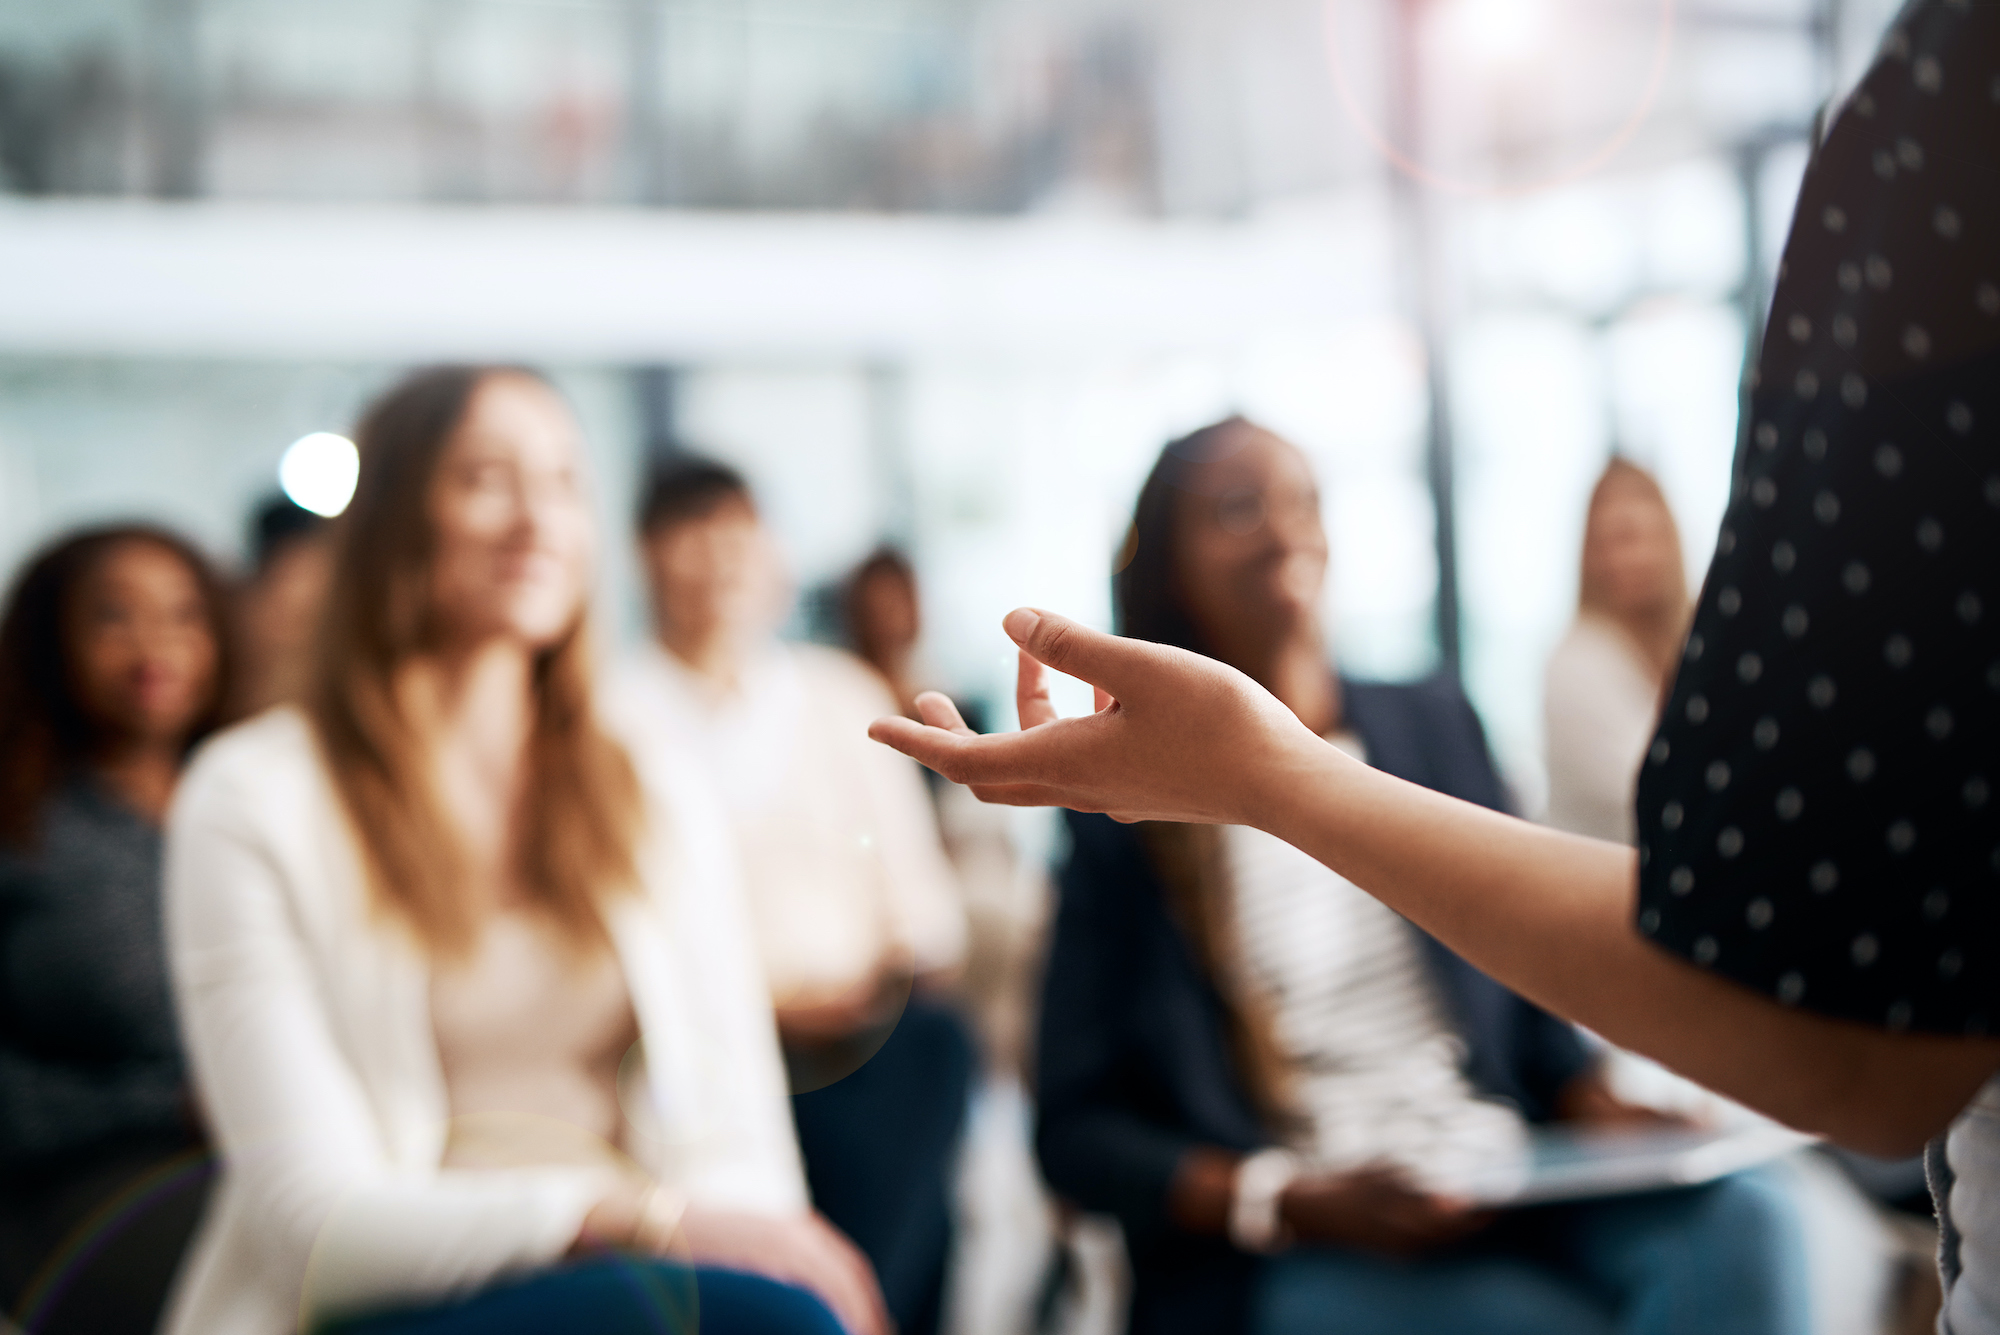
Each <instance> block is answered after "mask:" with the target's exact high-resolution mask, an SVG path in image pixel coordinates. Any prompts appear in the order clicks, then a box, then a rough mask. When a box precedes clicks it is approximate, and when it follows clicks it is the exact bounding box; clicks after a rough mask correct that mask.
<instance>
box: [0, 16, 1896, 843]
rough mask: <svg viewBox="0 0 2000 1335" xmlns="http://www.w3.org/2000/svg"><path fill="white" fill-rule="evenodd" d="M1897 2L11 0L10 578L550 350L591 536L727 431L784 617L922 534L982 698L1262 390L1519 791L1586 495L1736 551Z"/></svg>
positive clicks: (2, 215) (1344, 589)
mask: <svg viewBox="0 0 2000 1335" xmlns="http://www.w3.org/2000/svg"><path fill="white" fill-rule="evenodd" d="M1891 8H1892V6H1891V4H1890V3H1889V0H1680V2H1678V3H1676V2H1675V0H1589V2H1588V3H1584V2H1583V0H1229V2H1228V3H1223V2H1222V0H1061V2H1060V3H1058V2H1057V0H63V3H61V4H49V3H45V2H44V0H0V274H4V282H0V567H4V568H6V569H11V568H12V567H13V565H14V563H15V562H16V561H17V560H18V559H19V557H20V556H21V555H23V554H24V553H25V552H26V551H27V550H29V549H30V548H32V547H33V546H34V545H36V544H37V543H39V542H40V541H41V540H42V539H43V538H44V537H45V536H47V535H49V534H51V533H53V532H55V531H57V530H60V529H62V528H65V527H67V526H69V525H72V524H75V523H77V522H79V521H82V520H85V519H89V518H99V517H111V516H123V515H131V514H145V515H149V516H157V517H160V518H162V519H165V520H166V521H168V522H170V523H173V524H176V525H179V526H182V527H184V528H186V529H187V530H189V531H190V532H192V533H194V534H196V535H198V536H200V537H201V538H202V539H203V540H204V541H206V542H207V543H208V544H209V545H210V547H211V548H212V549H213V550H214V551H215V552H217V553H218V554H219V555H222V556H224V557H237V558H240V557H241V555H242V552H243V548H244V542H245V537H244V532H245V528H244V526H245V521H246V517H247V515H248V513H249V511H250V509H251V507H252V506H253V504H254V503H255V502H256V501H257V500H258V499H259V498H260V497H262V496H263V495H265V494H267V493H269V492H270V491H271V490H272V489H273V487H274V485H275V483H276V480H277V465H278V461H279V459H280V457H281V456H282V455H283V453H284V451H285V450H286V448H287V447H288V446H289V445H290V444H291V443H292V442H293V441H294V440H296V439H298V438H300V437H302V436H304V435H307V434H308V433H312V432H316V431H336V432H339V431H345V430H347V429H348V428H349V426H350V425H351V421H352V418H353V415H354V412H355V410H356V408H357V407H358V405H359V404H360V403H361V402H362V401H363V400H364V398H365V397H366V396H368V395H369V394H370V393H371V392H373V391H374V390H375V389H376V388H378V387H380V386H381V385H382V384H383V383H384V382H385V381H386V379H387V378H388V377H390V376H391V375H392V374H394V373H395V372H396V371H397V370H399V369H400V368H402V367H404V366H406V365H408V364H409V363H411V362H413V361H427V360H436V359H449V358H479V359H508V360H520V361H528V362H533V363H537V364H540V365H543V366H546V367H548V368H550V369H551V370H552V371H553V372H554V373H555V375H556V377H557V379H558V381H559V382H560V383H561V385H562V386H563V387H564V388H565V389H566V390H567V392H568V393H569V394H570V395H571V396H572V397H573V399H574V402H575V404H576V406H577V408H578V409H579V411H580V413H581V415H582V417H583V419H584V422H585V425H586V428H587V429H588V431H589V433H590V436H591V441H592V447H593V451H594V454H595V458H596V463H597V476H596V485H597V487H598V489H599V492H600V495H601V500H602V504H603V506H604V508H605V513H606V515H607V517H608V518H609V519H611V520H612V521H613V522H614V524H617V525H619V527H617V528H614V529H613V532H622V531H623V529H622V525H623V521H624V519H625V517H626V516H628V515H629V514H630V512H631V507H632V498H633V494H634V489H635V486H636V483H637V480H638V479H639V477H640V476H641V475H642V472H643V470H644V468H645V466H646V465H647V463H648V461H649V460H654V459H658V458H660V457H662V456H667V455H671V454H673V453H675V452H678V451H685V450H698V451H701V452H704V453H709V454H713V455H715V456H718V457H720V458H723V459H725V460H728V461H730V462H732V463H734V464H736V465H738V466H739V467H740V468H742V469H743V470H744V471H745V472H746V473H747V474H748V475H749V476H750V478H751V480H752V481H753V483H754V484H755V486H756V487H757V489H758V490H759V492H760V494H761V496H762V499H763V502H764V505H765V507H766V510H767V511H768V513H769V514H770V516H771V518H772V519H773V521H774V526H775V527H776V528H777V529H778V530H779V531H780V532H781V533H782V534H783V535H784V536H785V539H786V541H787V542H788V544H789V549H790V556H791V560H792V564H793V569H794V573H795V575H796V577H797V579H798V580H799V583H800V587H801V589H802V591H803V593H804V595H805V596H804V597H802V599H801V602H800V610H799V613H798V614H797V617H796V621H795V630H796V631H797V632H798V633H799V634H802V635H806V636H815V635H818V636H824V635H826V634H828V633H829V630H830V610H829V609H830V601H829V599H828V598H827V597H826V596H825V595H824V594H823V593H816V592H815V591H816V590H821V589H823V588H824V587H826V586H827V585H829V583H830V582H831V581H834V580H836V579H837V578H838V577H839V576H840V575H841V574H842V573H843V572H844V571H845V570H846V569H848V568H849V567H850V566H851V565H852V564H853V562H854V561H856V560H857V559H858V558H859V557H860V556H862V555H863V554H864V553H865V552H866V551H868V550H869V549H870V548H872V547H873V546H874V545H875V544H876V543H877V542H879V541H882V540H885V539H887V540H893V541H895V542H897V543H900V544H902V545H903V546H904V547H905V548H906V549H907V550H909V551H910V552H911V553H912V554H913V556H914V557H915V560H916V564H917V566H918V568H919V570H920V571H921V572H922V575H923V579H924V584H923V589H924V598H925V601H926V609H925V610H926V614H927V615H926V621H927V626H928V640H929V652H930V657H931V660H932V676H933V678H934V679H935V680H936V681H937V682H938V684H940V685H943V686H946V687H948V688H949V689H951V690H953V691H954V692H956V693H957V694H959V695H960V696H962V697H965V698H968V699H974V700H980V699H984V700H988V701H1004V700H1005V699H1006V690H1007V682H1008V675H1009V673H1010V672H1011V666H1012V664H1011V653H1010V651H1009V649H1008V647H1007V646H1006V644H1005V642H1004V640H1003V639H1002V637H1001V636H1000V634H999V632H998V629H997V620H998V618H999V616H1000V615H1001V614H1002V613H1003V612H1004V611H1005V610H1006V609H1007V608H1009V607H1011V606H1014V605H1016V604H1018V603H1021V602H1028V601H1032V602H1037V603H1041V604H1044V605H1047V606H1051V607H1056V608H1060V609H1063V610H1066V611H1069V612H1072V613H1075V614H1078V615H1081V616H1083V617H1086V618H1088V619H1090V620H1092V621H1095V622H1098V623H1105V622H1108V620H1109V614H1110V607H1109V597H1108V591H1107V581H1106V575H1107V572H1108V569H1109V564H1110V560H1111V556H1112V553H1113V552H1114V551H1115V549H1116V548H1117V545H1118V542H1119V539H1120V536H1121V534H1122V532H1123V529H1124V526H1125V524H1126V522H1127V519H1128V517H1129V507H1130V505H1131V502H1132V498H1133V496H1134V494H1135V492H1136V489H1137V486H1138V483H1139V480H1140V478H1141V476H1142V474H1143V471H1144V469H1145V467H1146V466H1147V464H1148V463H1149V462H1150V460H1151V458H1152V456H1153V454H1154V453H1155V451H1156V450H1157V449H1158V447H1159V445H1160V444H1161V443H1162V442H1163V441H1164V440H1165V439H1167V438H1168V437H1170V436H1172V435H1174V434H1177V433H1179V432H1182V431H1185V430H1187V429H1189V428H1192V427H1194V426H1197V425H1200V424H1202V423H1204V422H1207V421H1210V420H1212V419H1214V418H1217V417H1219V416H1222V415H1224V414H1226V413H1228V412H1231V411H1238V412H1242V413H1246V414H1248V415H1250V416H1252V417H1254V418H1257V419H1259V420H1261V421H1262V422H1264V423H1266V424H1268V425H1270V426H1271V427H1273V428H1275V429H1276V430H1278V431H1280V432H1281V433H1283V434H1285V435H1287V436H1289V437H1291V438H1292V439H1294V440H1295V441H1296V442H1297V443H1298V444H1300V445H1301V446H1302V447H1303V448H1304V449H1306V450H1307V451H1308V453H1309V454H1310V455H1311V456H1312V457H1313V458H1314V460H1315V461H1316V463H1317V465H1318V468H1319V470H1320V473H1321V477H1322V481H1323V483H1324V485H1325V504H1326V507H1327V519H1328V524H1329V528H1330V531H1331V534H1332V537H1333V542H1334V581H1333V586H1334V592H1333V594H1332V597H1333V602H1334V607H1333V612H1334V617H1335V624H1336V634H1337V637H1338V642H1339V644H1340V646H1341V650H1342V656H1343V658H1344V659H1345V661H1346V664H1347V666H1348V667H1349V669H1350V670H1351V671H1354V672H1356V673H1358V674H1361V675H1375V676H1383V677H1409V676H1414V675H1418V674H1422V673H1426V672H1429V671H1432V670H1435V669H1438V668H1457V669H1459V670H1461V671H1462V672H1463V674H1464V677H1465V680H1466V682H1467V684H1468V686H1469V687H1470V689H1471V692H1472V694H1473V697H1474V699H1475V701H1476V703H1477V704H1478V705H1479V707H1480V709H1481V711H1482V713H1483V714H1484V717H1485V719H1486V722H1487V725H1488V727H1489V729H1490V730H1491V732H1492V735H1493V739H1494V743H1495V746H1496V750H1497V751H1498V753H1499V755H1500V757H1501V759H1502V761H1503V764H1504V766H1505V768H1506V770H1507V772H1508V773H1509V775H1510V776H1511V778H1512V779H1513V781H1514V783H1515V784H1516V785H1517V787H1518V788H1519V790H1520V792H1521V794H1522V797H1523V800H1524V802H1525V803H1526V804H1527V805H1528V806H1529V807H1530V808H1532V807H1533V806H1534V805H1535V804H1536V802H1537V801H1538V794H1539V791H1540V785H1541V778H1540V762H1539V758H1538V755H1537V747H1538V739H1539V723H1538V712H1539V698H1540V691H1539V680H1540V672H1541V665H1542V663H1543V661H1544V660H1545V658H1546V656H1547V653H1548V650H1549V648H1550V647H1551V645H1552V644H1553V643H1554V641H1555V639H1556V638H1557V636H1558V635H1559V634H1560V633H1561V631H1562V629H1563V627H1564V625H1565V624H1566V622H1567V620H1568V618H1569V616H1570V614H1571V612H1572V611H1573V608H1574V600H1575V567H1576V554H1577V549H1578V543H1579V537H1580V532H1581V522H1582V507H1583V501H1584V497H1585V494H1586V491H1587V489H1588V486H1589V484H1590V482H1591V481H1592V480H1593V479H1594V477H1595V476H1596V474H1597V472H1598V470H1599V469H1600V467H1601V465H1602V463H1603V461H1604V459H1605V458H1606V456H1607V455H1608V454H1609V453H1611V452H1612V451H1613V450H1614V449H1615V450H1618V451H1621V452H1623V453H1625V454H1628V455H1630V456H1631V457H1633V458H1634V459H1636V460H1638V461H1640V462H1641V463H1644V464H1646V465H1648V466H1649V467H1651V468H1652V469H1654V470H1655V471H1656V472H1657V473H1658V474H1659V476H1660V477H1661V479H1662V481H1663V482H1664V484H1665V486H1666V488H1667V490H1668V492H1669V495H1670V497H1671V500H1672V502H1673V504H1674V505H1675V507H1676V508H1677V510H1678V512H1679V517H1680V520H1681V523H1682V525H1683V529H1684V532H1685V533H1686V535H1687V551H1686V556H1687V560H1688V562H1689V566H1690V570H1691V571H1693V572H1695V573H1697V574H1698V573H1699V571H1700V569H1701V568H1702V567H1704V566H1705V564H1706V562H1707V560H1708V557H1709V542H1710V535H1711V534H1712V533H1713V531H1714V529H1715V526H1716V522H1717V520H1718V518H1719V516H1720V513H1721V509H1722V506H1723V503H1724V500H1725V494H1726V489H1727V470H1728V461H1729V457H1730V454H1731V451H1732V448H1733V445H1734V436H1735V421H1736V407H1737V394H1738V386H1739V381H1740V378H1741V371H1742V367H1743V361H1744V356H1745V351H1746V347H1747V345H1748V344H1749V343H1750V342H1751V341H1752V338H1753V336H1754V331H1755V330H1756V328H1757V327H1758V325H1759V323H1760V321H1761V318H1762V304H1763V302H1764V300H1765V296H1766V293H1767V292H1768V290H1769V288H1770V285H1771V281H1772V271H1773V269H1774V267H1775V263H1776V255H1777V250H1778V247H1779V245H1780V243H1781V241H1782V238H1783V235H1784V231H1785V228H1786V226H1787V224H1788V222H1789V213H1790V207H1791V200H1792V196H1793V194H1794V192H1795V189H1796V185H1797V182H1798V178H1799V175H1800V172H1801V170H1802V167H1803V163H1804V158H1805V152H1806V145H1807V142H1808V137H1809V134H1810V132H1811V126H1812V122H1813V118H1814V115H1815V113H1816V111H1817V109H1818V108H1819V107H1820V106H1822V104H1823V103H1824V102H1825V101H1826V99H1827V98H1828V97H1829V95H1830V94H1831V93H1832V92H1833V90H1834V89H1836V88H1837V87H1838V86H1839V85H1840V83H1841V81H1842V80H1843V79H1844V78H1848V77H1851V76H1853V75H1854V74H1855V73H1857V72H1858V70H1859V68H1860V67H1861V66H1862V65H1863V64H1864V63H1865V61H1866V59H1867V58H1868V56H1869V54H1870V52H1871V49H1872V46H1873V43H1874V41H1875V39H1876V36H1877V34H1878V33H1879V31H1880V29H1881V27H1882V26H1883V24H1884V23H1885V22H1886V20H1887V18H1888V17H1889V12H1890V10H1891ZM604 578H605V581H606V585H607V589H606V592H607V594H608V596H609V597H610V599H612V600H613V605H614V606H615V608H616V609H617V614H616V617H615V618H614V623H615V624H614V626H613V633H614V634H615V635H616V636H618V637H620V638H625V639H629V638H630V637H634V636H636V635H637V634H639V633H640V630H641V626H642V621H643V615H642V608H641V604H640V598H639V592H638V587H637V579H636V574H635V569H634V562H633V560H632V558H631V556H630V555H629V553H628V551H627V550H626V544H624V543H623V542H614V543H612V544H611V550H609V551H607V553H606V558H605V573H604ZM994 716H995V717H996V718H999V719H1009V718H1011V707H1008V708H1002V709H998V710H996V711H994Z"/></svg>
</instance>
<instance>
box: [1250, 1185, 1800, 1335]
mask: <svg viewBox="0 0 2000 1335" xmlns="http://www.w3.org/2000/svg"><path fill="white" fill-rule="evenodd" d="M1810 1317H1811V1313H1810V1310H1809V1298H1808V1294H1807V1277H1806V1260H1805V1244H1804V1239H1803V1237H1802V1235H1801V1233H1800V1229H1799V1223H1798V1218H1797V1216H1796V1214H1795V1213H1794V1209H1793V1206H1792V1203H1791V1201H1790V1199H1789V1197H1788V1195H1787V1193H1786V1191H1785V1188H1784V1185H1783V1182H1782V1181H1781V1180H1779V1179H1777V1178H1776V1177H1775V1176H1774V1175H1771V1174H1769V1173H1766V1172H1751V1173H1739V1174H1737V1175H1735V1176H1733V1177H1728V1178H1724V1179H1723V1180H1721V1181H1719V1182H1714V1183H1710V1184H1709V1185H1707V1186H1702V1187H1690V1188H1686V1189H1683V1190H1677V1191H1661V1192H1651V1193H1647V1194H1645V1195H1638V1196H1620V1197H1613V1198H1610V1199H1606V1200H1599V1201H1587V1202H1579V1203H1577V1204H1574V1205H1564V1206H1547V1207H1541V1208H1537V1209H1531V1210H1520V1211H1515V1212H1511V1213H1509V1214H1506V1215H1503V1216H1502V1217H1501V1218H1500V1219H1499V1220H1498V1221H1496V1223H1495V1224H1494V1225H1493V1226H1492V1228H1490V1229H1489V1230H1488V1231H1487V1233H1486V1234H1485V1235H1484V1236H1481V1237H1479V1238H1477V1239H1475V1240H1474V1241H1473V1242H1471V1243H1469V1244H1466V1245H1464V1246H1460V1247H1455V1248H1453V1249H1451V1250H1449V1251H1447V1252H1443V1253H1440V1254H1438V1255H1435V1256H1427V1257H1422V1258H1419V1259H1416V1260H1411V1261H1396V1260H1390V1259H1387V1258H1385V1257H1381V1256H1376V1255H1373V1254H1371V1253H1366V1252H1357V1251H1349V1250H1336V1249H1332V1248H1320V1247H1314V1248H1300V1249H1298V1250H1296V1251H1292V1252H1288V1253H1286V1254H1284V1255H1282V1256H1278V1257H1274V1258H1273V1259H1271V1260H1270V1261H1268V1262H1266V1263H1265V1264H1264V1265H1263V1266H1262V1267H1261V1269H1260V1273H1259V1276H1258V1279H1257V1282H1256V1287H1255V1289H1254V1291H1253V1293H1252V1296H1251V1318H1250V1330H1251V1335H1378V1333H1379V1335H1432V1333H1433V1332H1436V1333H1437V1335H1614V1333H1615V1335H1695V1333H1698V1335H1808V1332H1809V1331H1810V1329H1811V1321H1810Z"/></svg>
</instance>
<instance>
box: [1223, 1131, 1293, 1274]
mask: <svg viewBox="0 0 2000 1335" xmlns="http://www.w3.org/2000/svg"><path fill="white" fill-rule="evenodd" d="M1298 1175H1299V1161H1298V1159H1297V1158H1296V1157H1294V1156H1293V1155H1292V1154H1291V1153H1290V1152H1289V1151H1287V1150H1275V1149H1273V1150H1259V1151H1258V1152H1257V1153H1255V1154H1253V1155H1251V1156H1249V1157H1248V1158H1246V1159H1244V1160H1243V1161H1242V1162H1241V1163H1240V1164H1238V1165H1237V1166H1236V1178H1235V1182H1234V1184H1233V1189H1232V1191H1231V1195H1230V1200H1229V1240H1230V1241H1231V1242H1233V1243H1235V1244H1236V1245H1237V1246H1238V1247H1239V1248H1241V1249H1242V1250H1244V1251H1246V1252H1275V1251H1281V1250H1283V1249H1284V1248H1285V1247H1286V1246H1288V1245H1290V1243H1291V1240H1292V1239H1291V1230H1290V1229H1289V1228H1287V1227H1286V1225H1285V1221H1284V1216H1283V1212H1282V1209H1281V1207H1282V1204H1283V1200H1284V1195H1285V1189H1286V1188H1287V1187H1289V1186H1291V1185H1292V1182H1293V1180H1294V1179H1296V1178H1297V1177H1298Z"/></svg>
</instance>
